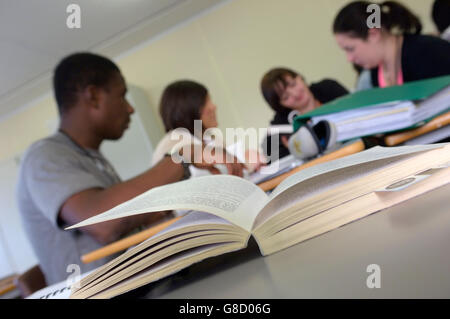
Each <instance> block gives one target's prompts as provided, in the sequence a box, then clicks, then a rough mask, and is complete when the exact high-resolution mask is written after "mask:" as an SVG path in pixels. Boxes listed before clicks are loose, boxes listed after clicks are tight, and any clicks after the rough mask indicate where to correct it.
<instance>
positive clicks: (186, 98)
mask: <svg viewBox="0 0 450 319" xmlns="http://www.w3.org/2000/svg"><path fill="white" fill-rule="evenodd" d="M159 107H160V109H159V111H160V115H161V117H162V120H163V123H164V127H165V130H166V132H167V134H166V135H165V136H164V137H163V139H162V140H161V141H160V142H159V143H158V146H157V147H156V150H155V153H154V154H153V159H152V164H153V165H154V164H156V163H157V162H158V161H160V160H161V158H163V157H164V156H165V155H166V154H168V153H173V152H176V151H177V150H178V149H179V148H181V147H182V146H183V143H187V144H190V143H191V141H192V142H193V143H194V144H196V145H204V146H206V145H212V144H210V143H211V142H214V143H213V144H216V145H219V146H220V147H225V146H226V145H225V143H224V141H223V140H215V141H211V138H212V137H213V136H208V134H205V132H206V130H208V131H209V132H212V133H213V135H214V138H217V137H220V136H218V135H221V133H220V132H218V131H217V130H218V129H217V130H216V131H215V132H214V128H217V125H218V123H217V118H216V105H215V104H214V103H213V101H212V100H211V97H210V95H209V93H208V90H207V88H206V87H205V86H203V85H202V84H200V83H197V82H194V81H190V80H181V81H176V82H174V83H171V84H170V85H168V86H167V87H166V88H165V90H164V92H163V94H162V97H161V101H160V106H159ZM217 132H218V133H219V134H216V133H217ZM205 154H206V155H207V154H209V152H205V153H204V154H202V156H205ZM250 154H251V153H250V152H247V154H244V156H243V158H241V160H242V161H245V159H247V163H248V164H246V167H247V169H249V170H250V171H253V170H255V169H258V168H259V167H260V166H261V161H259V158H258V157H257V156H254V157H252V158H251V159H250V158H249V156H250ZM252 155H253V154H252ZM227 156H228V158H229V160H231V161H238V160H237V158H235V157H234V155H231V154H230V153H229V152H227ZM226 165H227V164H226ZM220 166H223V165H220ZM210 172H212V170H209V171H208V170H203V169H201V168H198V167H191V173H192V176H201V175H208V174H209V173H210Z"/></svg>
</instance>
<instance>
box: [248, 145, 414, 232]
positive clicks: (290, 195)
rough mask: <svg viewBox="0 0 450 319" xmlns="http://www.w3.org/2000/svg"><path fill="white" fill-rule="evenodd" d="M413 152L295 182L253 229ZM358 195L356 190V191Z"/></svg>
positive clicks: (267, 206)
mask: <svg viewBox="0 0 450 319" xmlns="http://www.w3.org/2000/svg"><path fill="white" fill-rule="evenodd" d="M411 156H414V155H412V154H407V155H402V156H396V157H391V158H387V159H380V160H376V161H370V162H365V163H361V164H356V165H352V166H348V167H344V168H339V169H336V170H333V171H330V172H327V173H326V174H325V173H324V174H319V175H316V176H313V177H311V178H309V179H306V180H304V181H303V182H302V183H299V184H295V185H293V186H292V187H290V188H288V189H286V190H285V191H283V192H282V193H281V194H279V196H276V197H275V198H274V199H272V200H271V201H270V202H269V203H268V204H267V205H266V206H265V207H264V208H263V209H262V210H261V212H260V213H259V215H258V217H257V218H256V220H255V224H254V225H253V229H256V228H258V227H259V226H260V225H262V224H264V223H265V222H266V221H267V220H268V219H270V218H272V217H274V216H276V215H277V214H278V213H280V212H283V211H285V210H286V209H288V208H290V207H293V206H294V205H295V204H296V203H300V202H303V201H305V200H306V199H308V198H311V197H313V196H315V195H318V194H321V193H324V192H327V191H328V190H330V189H334V188H337V187H339V186H340V185H345V184H348V183H349V182H350V181H352V180H354V179H357V178H361V177H364V176H367V175H369V174H372V173H373V172H375V171H376V170H380V169H383V168H385V167H386V166H388V165H390V164H394V163H396V162H399V161H403V160H405V159H406V158H408V157H411ZM355 195H356V192H355Z"/></svg>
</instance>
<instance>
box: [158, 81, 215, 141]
mask: <svg viewBox="0 0 450 319" xmlns="http://www.w3.org/2000/svg"><path fill="white" fill-rule="evenodd" d="M207 96H208V90H207V89H206V87H204V86H203V85H202V84H200V83H197V82H194V81H189V80H182V81H177V82H174V83H172V84H169V85H168V86H167V87H166V88H165V89H164V92H163V94H162V97H161V101H160V104H159V113H160V114H161V117H162V120H163V123H164V127H165V129H166V132H169V131H171V130H174V129H176V128H186V129H187V130H189V132H191V134H193V135H195V132H194V120H199V119H200V112H201V109H202V107H203V106H204V105H205V104H206V98H207Z"/></svg>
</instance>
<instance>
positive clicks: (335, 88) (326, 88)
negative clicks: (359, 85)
mask: <svg viewBox="0 0 450 319" xmlns="http://www.w3.org/2000/svg"><path fill="white" fill-rule="evenodd" d="M309 89H310V90H311V92H312V94H313V95H314V96H315V98H316V99H318V100H319V101H320V102H322V103H327V102H329V101H332V100H334V99H336V98H338V97H341V96H344V95H346V94H348V93H349V91H348V90H347V88H346V87H344V86H343V85H342V84H341V83H339V82H338V81H336V80H334V79H328V78H325V79H323V80H321V81H318V82H315V83H312V84H311V85H310V87H309Z"/></svg>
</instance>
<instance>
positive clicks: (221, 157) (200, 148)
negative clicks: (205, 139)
mask: <svg viewBox="0 0 450 319" xmlns="http://www.w3.org/2000/svg"><path fill="white" fill-rule="evenodd" d="M179 154H180V155H181V156H182V157H183V158H184V160H185V162H186V163H190V164H192V165H194V167H197V168H200V169H207V170H208V171H210V172H211V173H212V174H220V171H219V170H218V169H217V167H216V166H215V165H216V164H223V165H225V166H226V168H227V170H228V174H231V175H235V176H240V177H242V176H243V175H244V174H243V170H244V168H245V165H244V164H243V163H241V162H239V160H238V159H237V158H236V157H235V156H233V155H231V154H230V153H228V152H227V151H226V150H225V149H223V148H221V147H218V146H204V145H194V144H192V145H191V146H190V148H189V147H188V148H187V151H186V149H185V148H182V149H181V150H180V151H179Z"/></svg>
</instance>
